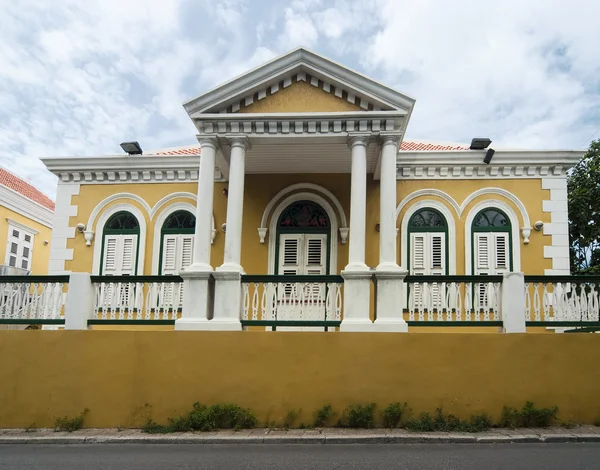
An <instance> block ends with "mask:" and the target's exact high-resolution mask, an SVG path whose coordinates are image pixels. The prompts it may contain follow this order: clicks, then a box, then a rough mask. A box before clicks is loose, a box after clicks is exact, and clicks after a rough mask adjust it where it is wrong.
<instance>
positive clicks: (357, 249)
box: [346, 134, 369, 271]
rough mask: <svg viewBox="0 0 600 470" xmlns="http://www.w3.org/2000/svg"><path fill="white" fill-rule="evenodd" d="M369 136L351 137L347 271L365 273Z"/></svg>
mask: <svg viewBox="0 0 600 470" xmlns="http://www.w3.org/2000/svg"><path fill="white" fill-rule="evenodd" d="M368 145H369V135H368V134H367V135H356V136H351V137H350V139H349V146H350V148H351V149H352V180H351V185H350V246H349V249H348V266H346V271H364V270H366V269H368V267H367V265H366V264H365V236H366V217H367V146H368Z"/></svg>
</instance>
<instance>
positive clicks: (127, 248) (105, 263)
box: [100, 211, 140, 276]
mask: <svg viewBox="0 0 600 470" xmlns="http://www.w3.org/2000/svg"><path fill="white" fill-rule="evenodd" d="M139 238H140V224H139V221H138V220H137V218H136V217H135V216H134V215H133V214H132V213H131V212H127V211H120V212H117V213H115V214H113V215H112V216H111V217H110V218H109V219H108V220H107V222H106V224H104V229H103V232H102V259H101V262H100V266H101V270H100V274H103V275H105V276H133V275H135V274H137V258H138V254H139Z"/></svg>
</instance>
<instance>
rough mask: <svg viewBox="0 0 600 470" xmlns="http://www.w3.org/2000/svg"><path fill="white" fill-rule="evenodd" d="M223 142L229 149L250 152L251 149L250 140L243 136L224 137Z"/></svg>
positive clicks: (231, 135)
mask: <svg viewBox="0 0 600 470" xmlns="http://www.w3.org/2000/svg"><path fill="white" fill-rule="evenodd" d="M225 141H226V142H227V145H229V147H231V148H235V147H240V148H243V149H244V150H250V149H251V148H252V145H250V139H249V138H248V136H247V135H245V134H228V135H226V136H225Z"/></svg>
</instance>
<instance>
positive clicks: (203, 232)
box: [175, 136, 218, 330]
mask: <svg viewBox="0 0 600 470" xmlns="http://www.w3.org/2000/svg"><path fill="white" fill-rule="evenodd" d="M198 142H199V143H200V168H199V172H198V198H197V201H196V232H195V235H194V259H193V262H192V264H191V265H190V266H189V267H187V268H186V269H185V270H184V271H182V272H181V273H180V275H181V277H182V278H183V308H182V312H181V318H179V319H178V320H176V321H175V329H176V330H205V329H208V325H209V323H210V321H209V320H208V319H209V317H211V316H212V311H213V292H214V283H213V279H212V277H211V272H212V271H213V268H212V266H211V264H210V248H211V243H210V241H211V235H212V233H211V232H212V212H213V193H214V186H215V157H216V153H217V146H218V141H217V139H216V137H214V136H198Z"/></svg>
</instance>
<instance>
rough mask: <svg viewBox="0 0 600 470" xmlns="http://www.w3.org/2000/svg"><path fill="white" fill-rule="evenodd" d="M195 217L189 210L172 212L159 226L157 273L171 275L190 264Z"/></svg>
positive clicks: (192, 253) (192, 251)
mask: <svg viewBox="0 0 600 470" xmlns="http://www.w3.org/2000/svg"><path fill="white" fill-rule="evenodd" d="M195 228H196V217H195V216H194V214H192V213H191V212H189V211H186V210H179V211H175V212H173V213H172V214H171V215H169V217H167V219H166V220H165V222H164V223H163V226H162V228H161V248H160V266H159V274H162V275H173V274H178V273H179V272H180V271H181V270H183V269H184V268H186V267H188V266H189V265H190V264H192V259H193V256H194V231H195Z"/></svg>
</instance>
